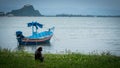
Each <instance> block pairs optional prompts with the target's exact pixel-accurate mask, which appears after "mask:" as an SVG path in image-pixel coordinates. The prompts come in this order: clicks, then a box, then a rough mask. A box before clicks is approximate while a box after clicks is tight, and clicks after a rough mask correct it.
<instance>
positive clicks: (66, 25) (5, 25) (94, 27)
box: [0, 17, 120, 56]
mask: <svg viewBox="0 0 120 68" xmlns="http://www.w3.org/2000/svg"><path fill="white" fill-rule="evenodd" d="M32 21H37V22H40V23H42V24H44V28H43V30H47V29H48V28H49V27H52V26H55V31H54V36H53V37H52V39H51V41H50V44H43V45H32V46H18V45H17V40H16V36H15V32H16V31H18V30H20V31H23V34H24V35H25V36H29V35H31V28H30V27H27V23H28V22H32ZM39 31H42V30H41V29H39ZM39 46H42V47H43V49H44V53H45V52H51V53H58V52H59V53H64V52H65V51H72V52H81V53H85V54H88V53H91V52H98V53H100V52H106V51H107V52H110V53H111V54H113V55H117V56H120V18H112V17H107V18H104V17H0V47H1V48H8V49H11V50H25V51H28V52H34V51H35V50H36V48H37V47H39Z"/></svg>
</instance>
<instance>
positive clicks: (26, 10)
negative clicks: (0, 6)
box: [6, 4, 42, 16]
mask: <svg viewBox="0 0 120 68" xmlns="http://www.w3.org/2000/svg"><path fill="white" fill-rule="evenodd" d="M6 15H7V16H42V15H41V13H40V12H39V11H38V10H35V9H34V7H33V6H32V5H30V4H27V5H24V6H23V7H22V8H21V9H18V10H12V11H11V12H8V13H6Z"/></svg>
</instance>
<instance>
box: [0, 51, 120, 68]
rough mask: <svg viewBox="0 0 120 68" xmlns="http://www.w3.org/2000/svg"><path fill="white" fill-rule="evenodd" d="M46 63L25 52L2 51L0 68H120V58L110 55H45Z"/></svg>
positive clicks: (0, 53)
mask: <svg viewBox="0 0 120 68" xmlns="http://www.w3.org/2000/svg"><path fill="white" fill-rule="evenodd" d="M44 57H45V60H44V62H42V63H41V62H39V61H35V60H34V54H31V53H27V52H24V51H16V52H11V51H9V50H7V49H2V50H0V68H120V57H117V56H112V55H110V54H105V53H104V54H101V55H93V54H92V55H84V54H76V53H70V54H44Z"/></svg>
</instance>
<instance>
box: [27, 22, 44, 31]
mask: <svg viewBox="0 0 120 68" xmlns="http://www.w3.org/2000/svg"><path fill="white" fill-rule="evenodd" d="M31 26H35V27H36V29H38V27H39V28H43V24H40V23H38V22H31V23H28V27H31Z"/></svg>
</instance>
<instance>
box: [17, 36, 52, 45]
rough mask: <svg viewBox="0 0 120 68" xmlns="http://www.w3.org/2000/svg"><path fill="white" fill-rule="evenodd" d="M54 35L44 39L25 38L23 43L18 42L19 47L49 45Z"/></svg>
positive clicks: (22, 40)
mask: <svg viewBox="0 0 120 68" xmlns="http://www.w3.org/2000/svg"><path fill="white" fill-rule="evenodd" d="M51 37H52V35H51V36H49V37H45V38H42V39H29V38H23V39H21V41H18V44H19V45H40V44H44V43H49V42H50V39H51Z"/></svg>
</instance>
